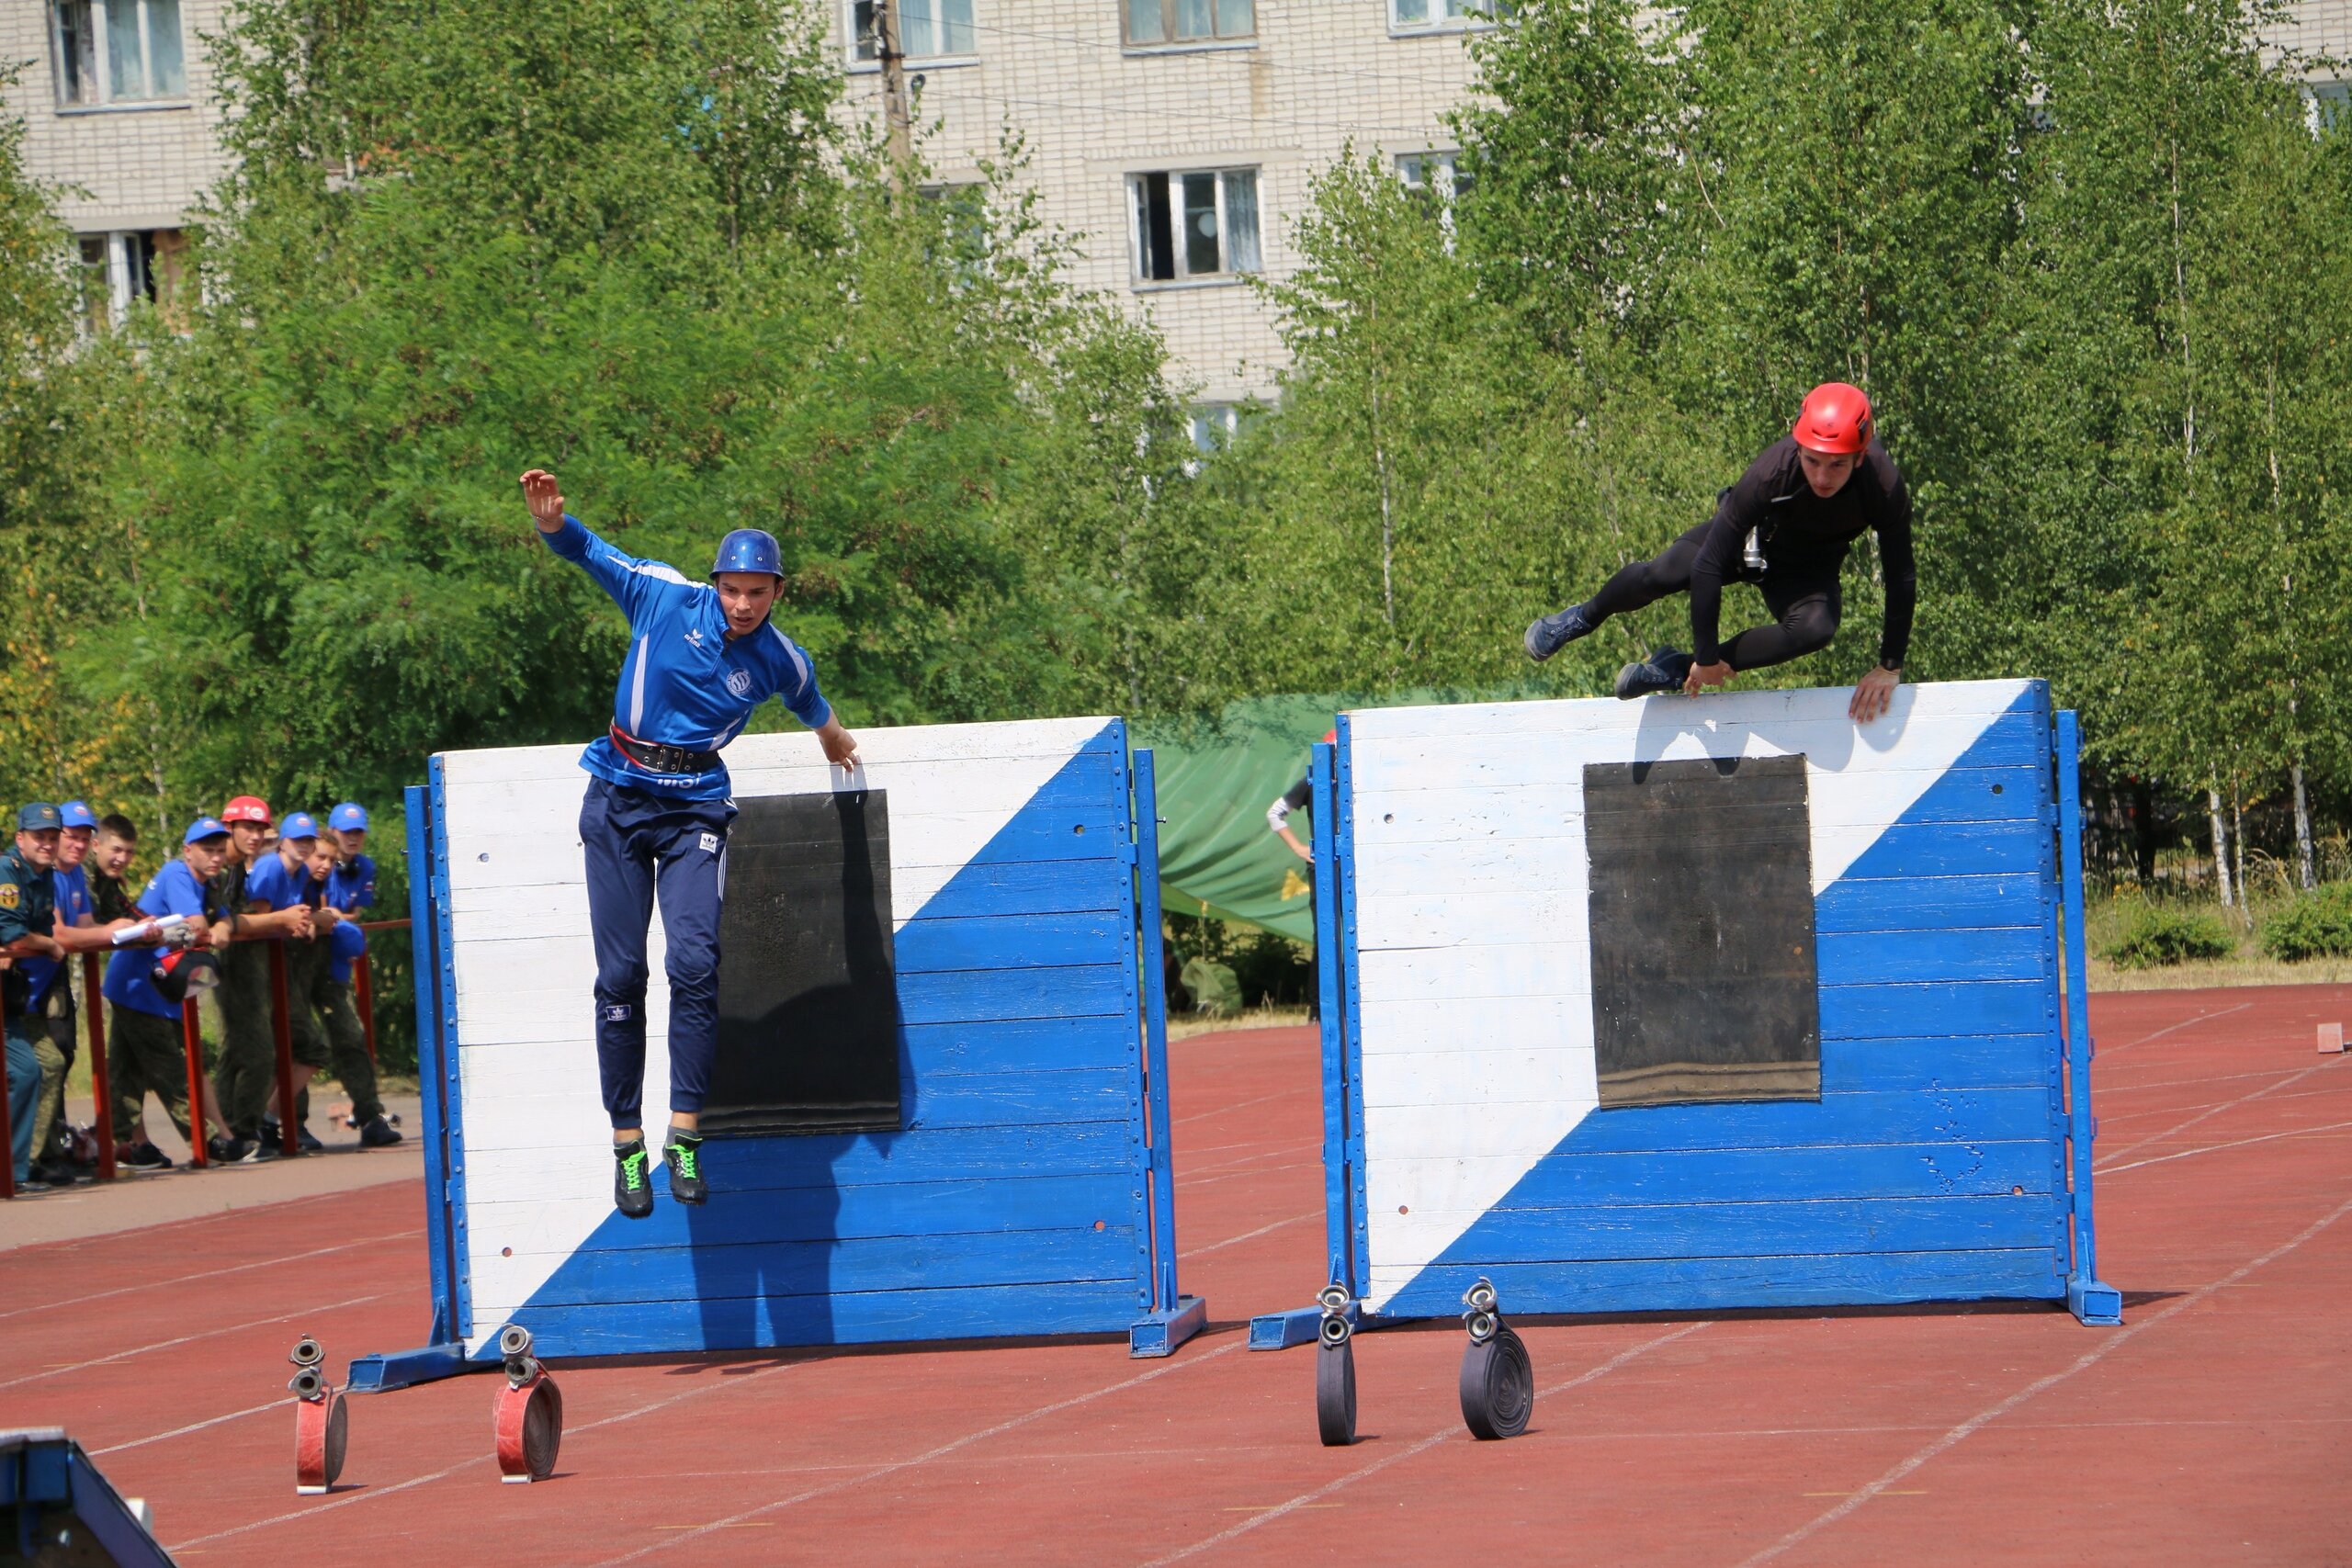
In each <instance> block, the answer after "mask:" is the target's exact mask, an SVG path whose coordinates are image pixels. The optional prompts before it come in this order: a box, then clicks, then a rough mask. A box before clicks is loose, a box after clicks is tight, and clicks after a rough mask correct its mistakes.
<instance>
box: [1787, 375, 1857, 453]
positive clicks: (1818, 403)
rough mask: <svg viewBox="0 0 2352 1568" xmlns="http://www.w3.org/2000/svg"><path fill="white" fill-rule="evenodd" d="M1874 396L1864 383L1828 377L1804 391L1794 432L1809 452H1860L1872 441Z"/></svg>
mask: <svg viewBox="0 0 2352 1568" xmlns="http://www.w3.org/2000/svg"><path fill="white" fill-rule="evenodd" d="M1794 434H1795V435H1796V438H1797V445H1798V446H1802V447H1804V449H1805V450H1806V451H1808V452H1830V453H1845V452H1859V451H1860V450H1861V449H1862V448H1863V447H1865V446H1869V445H1870V444H1871V400H1870V398H1869V397H1868V396H1867V395H1866V394H1865V393H1864V392H1863V391H1862V389H1860V387H1849V386H1848V385H1847V384H1846V383H1845V382H1843V381H1824V382H1823V383H1822V384H1821V385H1820V386H1818V387H1815V389H1813V390H1812V391H1810V392H1807V393H1806V394H1805V395H1804V407H1803V408H1801V409H1799V410H1798V411H1797V423H1796V429H1795V431H1794Z"/></svg>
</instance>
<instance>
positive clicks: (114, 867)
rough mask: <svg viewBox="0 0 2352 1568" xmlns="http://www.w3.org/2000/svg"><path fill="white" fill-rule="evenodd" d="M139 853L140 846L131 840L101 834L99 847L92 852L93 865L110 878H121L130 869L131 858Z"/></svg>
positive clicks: (110, 834) (109, 834)
mask: <svg viewBox="0 0 2352 1568" xmlns="http://www.w3.org/2000/svg"><path fill="white" fill-rule="evenodd" d="M137 852H139V846H138V845H137V844H134V843H132V842H131V841H130V840H129V839H118V838H116V837H115V836H114V835H113V834H112V833H100V834H99V835H98V842H97V846H96V848H95V849H93V850H92V851H91V852H90V856H91V863H93V864H95V865H96V867H97V868H98V869H99V870H100V871H102V872H104V873H105V874H107V875H108V876H120V875H121V874H123V873H124V872H126V871H129V870H130V857H131V856H132V855H134V854H136V853H137Z"/></svg>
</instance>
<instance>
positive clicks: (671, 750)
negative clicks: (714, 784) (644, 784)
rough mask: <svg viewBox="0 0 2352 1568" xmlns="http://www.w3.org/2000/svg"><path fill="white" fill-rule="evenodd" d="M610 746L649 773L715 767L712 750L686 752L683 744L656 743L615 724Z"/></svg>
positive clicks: (715, 756)
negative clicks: (666, 744) (638, 736)
mask: <svg viewBox="0 0 2352 1568" xmlns="http://www.w3.org/2000/svg"><path fill="white" fill-rule="evenodd" d="M612 738H613V746H614V749H615V750H618V751H619V752H620V754H621V755H622V756H624V757H627V758H628V760H629V761H632V762H635V763H636V764H637V765H638V766H639V767H640V768H643V769H644V770H645V771H646V772H648V773H709V772H710V771H711V770H712V769H713V768H716V767H718V752H716V751H690V750H686V748H684V746H656V745H653V744H651V743H650V742H649V741H644V740H639V739H637V737H635V736H633V735H631V734H629V733H628V731H627V730H625V729H623V728H621V727H620V726H619V725H617V724H616V725H614V726H612Z"/></svg>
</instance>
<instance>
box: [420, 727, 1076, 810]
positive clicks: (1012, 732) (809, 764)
mask: <svg viewBox="0 0 2352 1568" xmlns="http://www.w3.org/2000/svg"><path fill="white" fill-rule="evenodd" d="M1117 722H1118V721H1117V720H1116V719H1114V718H1107V717H1106V718H1050V719H1015V720H1009V721H1001V722H997V723H989V724H932V725H905V726H899V727H893V728H875V729H862V730H860V731H859V732H858V737H857V739H858V750H859V754H860V755H861V756H862V757H863V758H864V760H865V769H866V772H867V773H869V774H878V773H883V772H885V771H887V770H889V769H893V768H898V767H901V766H905V767H915V766H926V765H933V764H937V763H942V762H949V761H973V760H981V759H1003V760H1020V759H1035V758H1055V757H1061V756H1076V755H1079V754H1081V753H1088V752H1097V751H1106V752H1107V751H1114V750H1117V749H1118V746H1119V744H1120V740H1119V737H1118V736H1117V734H1116V733H1115V731H1114V729H1113V727H1114V725H1116V724H1117ZM589 739H593V737H588V736H583V737H582V739H581V742H580V743H579V744H572V743H571V742H566V743H564V744H561V745H557V746H510V747H496V748H490V749H485V750H469V751H443V752H438V753H435V755H436V756H437V757H438V758H439V759H440V761H441V763H442V767H443V770H444V773H445V776H446V777H447V779H448V780H449V781H450V783H451V784H453V785H462V786H465V787H467V788H469V789H470V788H472V787H475V786H478V785H481V784H492V783H496V782H499V781H502V780H523V779H539V780H553V779H571V780H572V781H573V782H575V783H578V784H582V786H583V787H584V785H585V781H586V775H585V774H583V773H581V771H580V753H581V750H582V748H583V747H584V746H585V744H586V742H587V741H588V740H589ZM727 763H728V769H729V773H731V774H733V775H735V776H736V777H737V778H738V779H739V780H740V779H741V777H742V776H743V775H745V774H752V775H755V776H756V775H758V774H760V773H762V772H763V770H767V771H774V772H775V773H780V774H786V775H795V774H797V775H803V776H808V777H814V778H818V779H824V778H827V777H829V776H835V775H833V774H832V771H831V765H830V764H828V763H827V762H826V761H825V754H824V750H823V749H822V748H821V747H820V746H819V745H818V743H817V738H816V737H815V736H814V735H813V734H810V733H809V732H808V731H805V730H799V729H794V730H788V731H775V732H770V733H766V734H759V735H744V736H740V737H738V738H737V739H736V740H735V742H734V744H733V745H731V746H729V748H728V749H727ZM820 787H821V785H820ZM860 787H867V788H888V780H885V779H879V778H876V779H872V780H871V781H870V782H868V783H866V784H862V785H861V786H860ZM763 793H768V794H777V793H786V792H782V791H776V790H769V791H765V792H763Z"/></svg>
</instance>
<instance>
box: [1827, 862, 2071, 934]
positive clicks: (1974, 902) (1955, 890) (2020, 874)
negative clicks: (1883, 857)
mask: <svg viewBox="0 0 2352 1568" xmlns="http://www.w3.org/2000/svg"><path fill="white" fill-rule="evenodd" d="M2050 907H2051V889H2050V886H2049V885H2048V883H2047V882H2046V881H2045V879H2044V878H2043V877H2042V876H2041V874H2039V873H2037V872H2032V871H2013V872H2006V873H1998V872H1996V873H1991V874H1968V875H1962V876H1912V877H1901V878H1896V879H1894V880H1892V881H1883V880H1874V879H1871V878H1868V877H1858V878H1853V879H1850V880H1842V881H1839V882H1838V883H1836V884H1834V885H1833V886H1830V887H1828V888H1826V889H1825V890H1824V891H1823V892H1822V893H1821V895H1820V896H1819V897H1816V898H1815V899H1814V901H1813V921H1814V930H1815V931H1820V932H1823V933H1828V932H1832V931H1835V932H1838V933H1839V934H1841V935H1844V934H1851V933H1859V932H1865V931H1987V930H1992V929H1995V928H1997V927H2003V926H2020V927H2030V928H2031V929H2033V930H2035V931H2039V930H2041V927H2042V923H2043V921H2044V920H2045V919H2047V917H2048V913H2049V909H2050Z"/></svg>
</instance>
